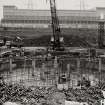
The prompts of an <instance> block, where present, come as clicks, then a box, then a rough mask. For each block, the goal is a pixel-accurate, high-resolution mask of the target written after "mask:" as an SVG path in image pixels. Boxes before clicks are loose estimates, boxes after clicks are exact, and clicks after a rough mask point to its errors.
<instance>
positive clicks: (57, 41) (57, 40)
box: [50, 0, 64, 51]
mask: <svg viewBox="0 0 105 105" xmlns="http://www.w3.org/2000/svg"><path fill="white" fill-rule="evenodd" d="M50 9H51V19H52V30H53V37H52V39H51V47H52V50H55V51H64V46H63V37H61V30H60V25H59V19H58V16H57V11H56V2H55V0H50Z"/></svg>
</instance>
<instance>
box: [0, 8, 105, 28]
mask: <svg viewBox="0 0 105 105" xmlns="http://www.w3.org/2000/svg"><path fill="white" fill-rule="evenodd" d="M100 14H103V17H105V8H96V9H95V10H57V15H58V17H59V22H60V26H61V28H93V29H94V28H95V29H96V28H98V24H97V22H98V21H99V19H100ZM1 25H2V26H3V27H21V28H48V27H51V13H50V10H28V9H18V8H17V7H16V6H4V7H3V19H2V20H1Z"/></svg>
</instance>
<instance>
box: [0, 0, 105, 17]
mask: <svg viewBox="0 0 105 105" xmlns="http://www.w3.org/2000/svg"><path fill="white" fill-rule="evenodd" d="M29 1H32V4H31V2H30V3H29ZM46 1H47V2H46ZM48 1H49V0H0V18H2V17H3V5H15V6H17V7H18V8H20V9H26V8H30V6H32V8H33V9H50V7H49V2H48ZM80 1H82V7H81V8H83V4H84V7H85V9H94V8H95V7H105V0H56V5H57V9H72V10H75V9H80V4H81V3H80ZM28 4H29V5H28Z"/></svg>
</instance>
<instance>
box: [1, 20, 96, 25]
mask: <svg viewBox="0 0 105 105" xmlns="http://www.w3.org/2000/svg"><path fill="white" fill-rule="evenodd" d="M1 22H2V23H29V24H30V23H42V24H43V23H44V24H49V23H51V20H2V21H1ZM59 23H60V24H62V23H63V24H64V23H65V24H69V23H71V24H96V23H97V22H96V21H76V20H74V21H70V20H60V21H59Z"/></svg>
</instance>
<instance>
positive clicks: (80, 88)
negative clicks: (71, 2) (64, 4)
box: [0, 0, 105, 105]
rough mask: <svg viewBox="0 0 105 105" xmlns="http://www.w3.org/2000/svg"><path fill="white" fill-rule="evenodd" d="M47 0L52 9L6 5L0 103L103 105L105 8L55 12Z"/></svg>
mask: <svg viewBox="0 0 105 105" xmlns="http://www.w3.org/2000/svg"><path fill="white" fill-rule="evenodd" d="M48 3H49V4H50V10H36V11H34V10H27V11H26V10H22V9H20V10H19V9H18V8H16V7H15V6H4V11H3V12H4V14H3V15H4V17H3V19H1V26H0V46H1V47H0V91H1V95H0V104H1V105H9V104H10V103H8V104H6V102H12V103H17V105H105V96H104V95H105V77H104V75H105V74H104V73H105V42H104V41H105V38H104V30H105V27H104V23H105V18H104V13H102V12H101V10H102V11H103V8H97V10H96V11H92V10H91V11H89V10H87V11H86V10H85V11H84V10H81V11H79V10H78V11H76V10H75V11H74V14H75V15H74V16H72V15H71V14H72V12H71V11H68V10H67V11H66V10H65V11H66V12H65V11H63V10H57V8H56V1H55V0H49V2H48ZM30 5H32V3H31V4H30ZM10 11H12V12H13V13H12V12H10ZM43 11H44V14H43ZM97 11H98V12H97ZM31 12H32V13H31ZM79 12H80V13H81V14H80V15H81V16H80V17H79V16H78V13H79ZM14 13H15V14H14ZM62 13H64V16H63V14H62ZM76 13H77V15H76ZM20 14H22V15H23V14H24V15H26V16H27V17H25V16H24V17H22V16H20ZM27 14H29V16H30V17H29V16H28V15H27ZM33 14H34V15H36V14H37V16H36V17H35V16H34V15H33ZM31 15H32V16H31ZM43 15H45V16H46V17H47V18H46V17H44V16H43ZM58 15H59V16H58ZM85 15H86V17H85ZM87 15H89V16H90V17H87ZM95 16H96V17H95ZM39 17H40V18H39ZM65 17H66V18H65ZM84 17H85V18H84ZM43 18H44V19H43ZM38 19H39V20H38ZM41 19H42V20H41ZM63 19H64V20H63ZM65 22H66V23H65Z"/></svg>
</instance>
